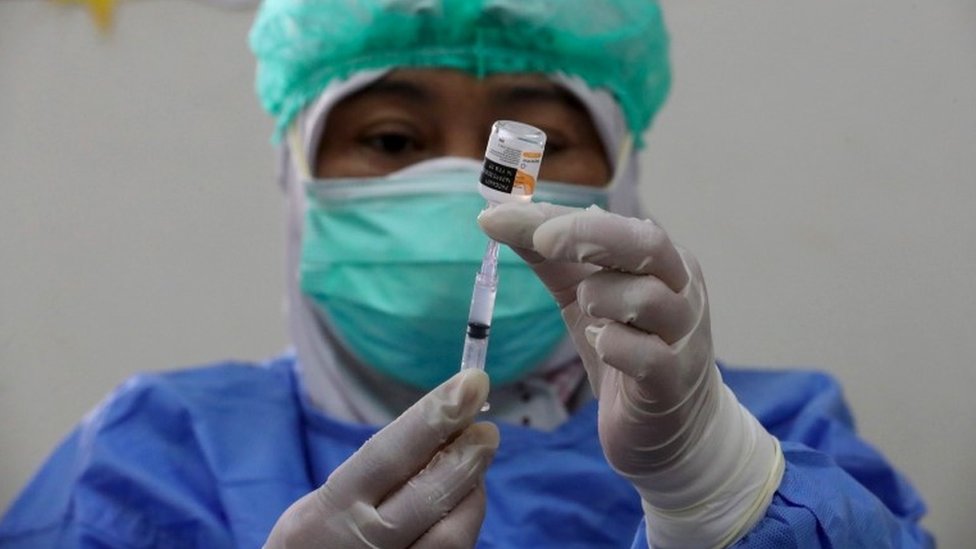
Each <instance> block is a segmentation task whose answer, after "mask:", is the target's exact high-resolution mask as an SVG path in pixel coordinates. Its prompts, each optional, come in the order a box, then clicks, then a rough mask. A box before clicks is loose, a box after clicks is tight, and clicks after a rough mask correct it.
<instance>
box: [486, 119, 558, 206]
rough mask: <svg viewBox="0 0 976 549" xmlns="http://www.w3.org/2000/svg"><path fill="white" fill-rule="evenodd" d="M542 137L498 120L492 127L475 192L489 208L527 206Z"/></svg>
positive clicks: (535, 131)
mask: <svg viewBox="0 0 976 549" xmlns="http://www.w3.org/2000/svg"><path fill="white" fill-rule="evenodd" d="M545 148H546V133H545V132H544V131H542V130H540V129H539V128H536V127H535V126H530V125H528V124H523V123H521V122H515V121H512V120H499V121H497V122H495V123H494V124H492V126H491V135H490V136H488V147H487V148H486V149H485V163H484V165H483V166H482V168H481V178H480V179H479V181H480V183H481V184H480V185H478V190H479V191H480V192H481V196H483V197H485V200H487V201H488V203H489V204H500V203H502V202H528V201H530V200H532V193H533V192H535V183H536V180H538V178H539V167H540V166H541V165H542V153H543V151H544V150H545Z"/></svg>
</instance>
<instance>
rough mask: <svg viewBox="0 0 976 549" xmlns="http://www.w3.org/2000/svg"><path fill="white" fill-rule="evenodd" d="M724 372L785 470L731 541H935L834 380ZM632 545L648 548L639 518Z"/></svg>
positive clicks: (909, 491)
mask: <svg viewBox="0 0 976 549" xmlns="http://www.w3.org/2000/svg"><path fill="white" fill-rule="evenodd" d="M723 377H725V379H726V381H727V382H728V384H729V385H730V387H731V388H732V390H733V391H734V392H735V393H736V395H737V396H738V397H739V400H740V401H741V402H742V404H743V405H744V406H746V408H748V409H749V410H750V411H751V412H752V413H753V414H755V415H756V417H757V418H758V419H759V421H760V422H761V423H762V424H763V425H764V426H765V427H766V429H767V430H769V432H770V433H772V434H773V435H774V436H776V437H777V438H779V440H780V442H781V445H782V448H783V454H784V456H785V458H786V469H785V471H784V475H783V480H782V482H781V483H780V486H779V488H778V489H777V491H776V493H775V495H774V496H773V500H772V503H771V504H770V506H769V508H768V509H767V510H766V515H765V516H764V517H763V518H762V519H761V520H760V521H759V522H758V523H757V524H756V526H755V527H753V529H752V530H751V531H750V532H749V533H748V534H746V536H745V537H743V538H742V539H741V540H739V541H738V542H737V543H735V544H734V545H733V546H732V547H734V548H736V549H747V548H748V549H760V548H762V549H765V548H770V549H772V548H804V549H806V548H811V549H812V548H830V547H844V548H869V547H870V548H889V547H891V548H895V547H898V548H915V547H922V548H928V547H934V545H935V542H934V540H933V538H932V536H931V535H930V534H929V533H928V532H926V531H925V529H924V528H923V527H922V526H921V524H920V521H921V518H922V516H923V515H924V514H925V504H924V503H923V502H922V499H921V497H920V496H919V494H918V493H917V492H916V491H915V489H914V488H913V487H912V486H911V485H910V484H909V483H908V481H907V480H906V479H905V478H904V477H903V476H902V475H901V474H900V473H898V472H897V471H896V470H894V468H893V467H892V466H891V465H890V464H889V463H888V462H887V460H886V459H885V458H884V456H882V455H881V454H880V453H879V452H878V451H877V450H876V449H875V448H873V447H872V446H871V445H869V444H868V443H867V442H865V441H864V440H863V439H861V438H859V437H858V435H857V433H856V431H855V429H854V424H853V420H852V418H851V414H850V411H849V409H848V406H847V404H846V403H845V401H844V398H843V395H842V392H841V389H840V386H839V384H838V383H837V382H836V381H835V380H834V379H833V378H831V377H830V376H828V375H826V374H823V373H818V372H795V371H791V372H785V371H784V372H775V373H772V372H759V371H742V372H737V371H728V372H727V371H725V370H724V369H723ZM633 547H634V548H635V549H636V548H647V547H648V545H647V535H646V523H645V522H644V521H643V520H642V521H641V524H640V526H639V527H638V531H637V534H636V535H635V537H634V543H633Z"/></svg>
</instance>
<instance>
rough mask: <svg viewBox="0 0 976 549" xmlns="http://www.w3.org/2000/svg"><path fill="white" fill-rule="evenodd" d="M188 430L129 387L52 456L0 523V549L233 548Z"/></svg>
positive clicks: (153, 390) (154, 388) (164, 403)
mask: <svg viewBox="0 0 976 549" xmlns="http://www.w3.org/2000/svg"><path fill="white" fill-rule="evenodd" d="M220 508H221V505H220V502H219V497H218V493H217V490H216V487H215V483H214V480H213V477H212V473H211V471H210V469H209V467H208V466H207V459H205V456H203V455H202V448H201V447H200V445H199V444H198V443H197V437H196V436H195V434H194V422H193V421H192V420H191V419H190V415H189V414H187V413H186V409H185V408H184V407H183V406H181V404H180V399H179V398H177V397H176V396H175V395H173V394H171V393H170V392H169V391H167V389H166V387H165V386H164V385H162V386H161V385H159V384H156V383H149V382H147V381H146V380H145V378H139V377H137V378H133V379H132V380H130V381H129V382H127V383H125V384H124V385H122V386H121V387H120V388H119V389H117V390H116V391H115V392H114V393H113V394H112V395H110V396H109V397H108V398H107V399H106V400H105V401H104V402H103V403H102V404H101V405H100V406H98V407H97V408H96V409H95V410H93V411H92V412H91V413H89V414H88V415H87V416H86V417H85V418H84V419H83V420H82V421H81V422H80V424H79V425H78V426H77V427H76V428H75V430H74V431H73V432H72V433H71V434H70V435H69V436H68V437H67V438H66V439H65V440H64V441H63V442H62V443H61V444H60V445H59V446H58V448H57V449H56V450H55V451H54V452H53V453H52V455H51V456H50V457H49V458H48V460H47V462H46V463H45V464H44V465H43V466H42V468H41V469H40V470H39V471H38V472H37V473H36V474H35V475H34V477H33V478H32V479H31V481H30V482H29V484H28V485H27V487H26V488H25V489H24V490H23V492H22V493H21V495H20V496H19V497H18V498H17V499H16V500H15V501H14V502H13V504H12V505H11V507H10V509H8V511H7V513H6V515H5V516H4V517H3V520H2V522H0V548H3V549H13V548H45V547H51V548H54V547H57V548H93V549H94V548H106V547H119V548H122V547H125V548H129V547H132V548H136V547H153V548H156V547H214V548H217V549H220V548H223V547H233V546H234V540H233V538H232V536H231V534H230V531H229V530H228V528H227V527H226V525H225V524H224V521H223V518H222V516H221V512H220Z"/></svg>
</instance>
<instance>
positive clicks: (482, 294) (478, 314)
mask: <svg viewBox="0 0 976 549" xmlns="http://www.w3.org/2000/svg"><path fill="white" fill-rule="evenodd" d="M497 290H498V242H495V241H494V240H492V239H488V247H487V248H486V249H485V256H484V257H483V258H482V259H481V269H480V270H478V274H477V275H475V277H474V290H473V291H472V292H471V309H470V310H469V311H468V329H467V332H465V335H464V354H462V355H461V369H462V370H465V369H467V368H478V369H480V370H484V369H485V357H486V356H487V354H488V333H489V332H490V331H491V313H492V311H494V309H495V293H496V291H497Z"/></svg>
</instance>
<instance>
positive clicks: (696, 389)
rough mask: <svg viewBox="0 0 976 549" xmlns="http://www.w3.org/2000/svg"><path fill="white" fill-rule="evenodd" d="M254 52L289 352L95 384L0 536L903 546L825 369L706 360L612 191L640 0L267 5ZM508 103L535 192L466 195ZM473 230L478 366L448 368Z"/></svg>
mask: <svg viewBox="0 0 976 549" xmlns="http://www.w3.org/2000/svg"><path fill="white" fill-rule="evenodd" d="M251 47H252V49H253V51H254V53H255V56H256V58H257V89H258V94H259V96H260V99H261V102H262V104H263V105H264V107H265V108H266V109H267V110H268V112H269V113H270V114H271V115H273V116H274V117H275V119H276V121H277V132H276V140H277V142H278V143H279V151H280V185H281V187H282V190H283V193H284V197H285V201H286V203H287V216H288V219H287V221H288V224H287V242H288V246H287V250H288V254H287V267H288V269H287V272H288V279H287V292H288V303H289V308H288V322H289V328H290V333H291V337H292V338H293V343H294V350H293V352H289V353H287V354H285V355H283V356H280V357H278V358H275V359H273V360H270V361H268V362H266V363H263V364H256V365H255V364H245V363H238V362H227V363H222V364H215V365H209V366H204V367H199V368H193V369H188V370H178V371H173V372H169V373H156V374H145V375H139V376H136V377H134V378H132V379H131V380H129V381H128V382H126V383H124V384H123V385H122V386H120V387H119V388H118V389H117V390H116V391H115V392H114V393H112V394H111V395H110V396H109V397H108V398H107V399H106V400H105V401H104V402H103V403H102V404H101V405H100V406H99V407H97V408H96V409H95V410H94V411H93V412H91V413H90V414H89V415H88V416H86V417H85V418H84V419H83V421H82V422H81V423H80V425H79V426H78V427H77V429H75V431H74V432H72V433H71V434H70V435H69V436H68V437H67V438H66V439H65V440H64V442H63V443H62V444H61V445H60V446H59V447H58V448H57V449H56V450H55V451H54V453H53V454H52V455H51V457H50V458H49V460H48V461H47V463H46V464H45V465H44V466H43V467H42V468H41V470H40V471H39V473H38V474H37V475H36V476H35V477H34V478H33V479H32V480H31V481H30V483H29V484H28V486H27V487H26V489H25V490H24V491H23V493H22V494H21V496H20V497H19V498H18V499H17V500H16V501H15V502H14V504H13V506H12V507H11V508H10V509H9V511H8V512H7V514H6V516H5V517H4V518H3V521H2V524H0V547H3V548H14V547H18V548H19V547H24V548H26V547H31V548H36V547H59V548H64V547H91V548H95V547H98V548H103V547H117V548H123V547H181V548H184V547H205V548H224V547H227V548H230V547H244V548H258V547H267V548H268V549H279V548H312V547H338V548H366V547H377V548H405V547H411V548H444V547H465V548H467V547H474V546H477V547H482V548H530V547H531V548H548V547H551V548H567V547H580V548H583V547H586V548H590V547H593V548H596V547H599V548H606V547H638V548H646V547H654V548H656V549H666V548H709V547H743V548H745V547H750V548H765V547H777V548H789V547H811V548H812V547H834V548H836V547H844V548H858V547H871V548H879V547H930V546H932V544H933V541H932V538H931V537H930V536H929V535H928V534H927V533H926V532H925V531H924V530H923V529H922V528H921V526H920V519H921V517H922V515H923V513H924V509H925V508H924V504H923V503H922V501H921V500H920V498H919V496H918V494H917V493H916V492H915V490H914V489H913V488H912V487H911V486H910V485H909V484H908V482H907V481H906V480H905V479H904V478H903V477H902V476H901V475H899V474H898V473H897V472H895V471H894V470H892V468H891V467H890V466H889V465H888V464H887V463H886V461H885V459H884V458H883V457H882V456H881V455H880V454H879V453H878V451H876V450H875V449H874V448H872V447H871V446H870V445H869V444H867V443H866V442H864V441H863V440H861V439H860V438H858V436H857V434H856V433H855V432H854V428H853V425H852V421H851V417H850V414H849V412H848V409H847V407H846V405H845V403H844V401H843V400H842V397H841V391H840V388H839V387H838V385H837V384H836V382H835V381H833V380H832V379H831V378H830V377H828V376H826V375H824V374H820V373H812V372H800V371H767V370H763V371H760V370H750V369H736V368H731V367H726V366H725V365H723V364H720V363H717V362H716V359H715V351H714V348H713V345H712V338H711V324H710V321H709V308H708V297H707V294H706V291H705V286H704V282H703V278H702V273H701V270H700V268H699V266H698V263H697V262H696V261H695V258H694V257H693V256H692V255H691V254H690V253H688V252H687V251H685V250H683V249H681V248H679V247H677V246H675V244H674V243H673V241H672V239H671V237H670V236H669V235H668V233H667V232H666V231H665V230H664V229H663V228H662V227H661V226H660V225H659V224H657V223H655V222H654V221H653V220H650V219H649V217H648V212H645V211H643V210H642V208H641V207H640V205H639V203H638V200H637V196H638V192H637V184H638V181H640V171H639V167H638V164H637V151H639V150H640V149H641V148H642V147H643V145H644V142H643V140H642V135H643V134H644V132H645V130H647V129H648V128H649V126H650V124H651V121H652V120H653V118H654V116H655V114H656V113H657V112H658V110H659V109H660V108H661V105H662V103H663V102H664V99H665V97H666V95H667V93H668V89H669V83H670V69H669V63H668V39H667V35H666V32H665V27H664V24H663V21H662V14H661V9H660V6H659V5H658V3H657V2H655V1H652V0H600V1H596V0H560V1H558V2H554V1H548V0H265V2H264V3H263V4H262V5H261V7H260V11H259V13H258V15H257V19H256V21H255V23H254V26H253V29H252V32H251ZM505 119H507V120H517V121H520V122H524V123H527V124H531V125H533V126H536V127H539V128H541V129H543V130H544V131H545V132H546V134H547V136H548V144H547V147H546V152H545V157H544V160H543V164H542V171H541V174H540V182H539V185H538V189H537V192H536V197H535V198H536V199H537V200H536V201H535V202H532V203H525V204H503V205H500V206H497V207H494V208H492V209H490V210H488V211H486V212H485V213H482V214H480V217H479V212H481V210H482V208H483V207H484V199H483V198H481V196H480V195H479V194H478V192H477V188H476V187H477V180H478V176H479V172H480V170H481V161H482V158H483V155H484V151H485V144H486V141H487V138H488V133H489V131H490V128H491V126H492V123H493V122H494V121H496V120H505ZM661 207H667V205H666V204H665V205H661ZM485 233H487V235H489V236H491V237H492V238H494V239H497V240H498V241H500V242H502V243H504V244H506V245H507V247H505V250H504V252H503V254H502V256H501V258H500V265H501V266H500V288H499V293H498V300H497V304H496V307H495V312H494V319H493V323H492V327H491V343H490V346H489V354H488V367H487V372H488V373H487V375H486V374H485V373H484V372H481V371H478V370H467V371H465V372H464V373H461V374H457V375H455V372H457V369H458V366H459V363H460V353H461V347H462V342H463V335H464V328H465V324H466V314H467V308H468V303H469V300H470V296H471V293H470V292H471V285H472V283H473V280H474V274H475V273H476V272H477V269H478V265H479V261H480V259H481V254H482V252H483V251H484V249H485V243H486V242H487V237H486V236H485ZM718 329H721V327H718ZM489 387H490V399H489ZM489 400H490V406H491V407H490V411H488V412H486V413H481V412H480V410H481V408H482V406H483V404H484V403H485V402H486V401H489Z"/></svg>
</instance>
